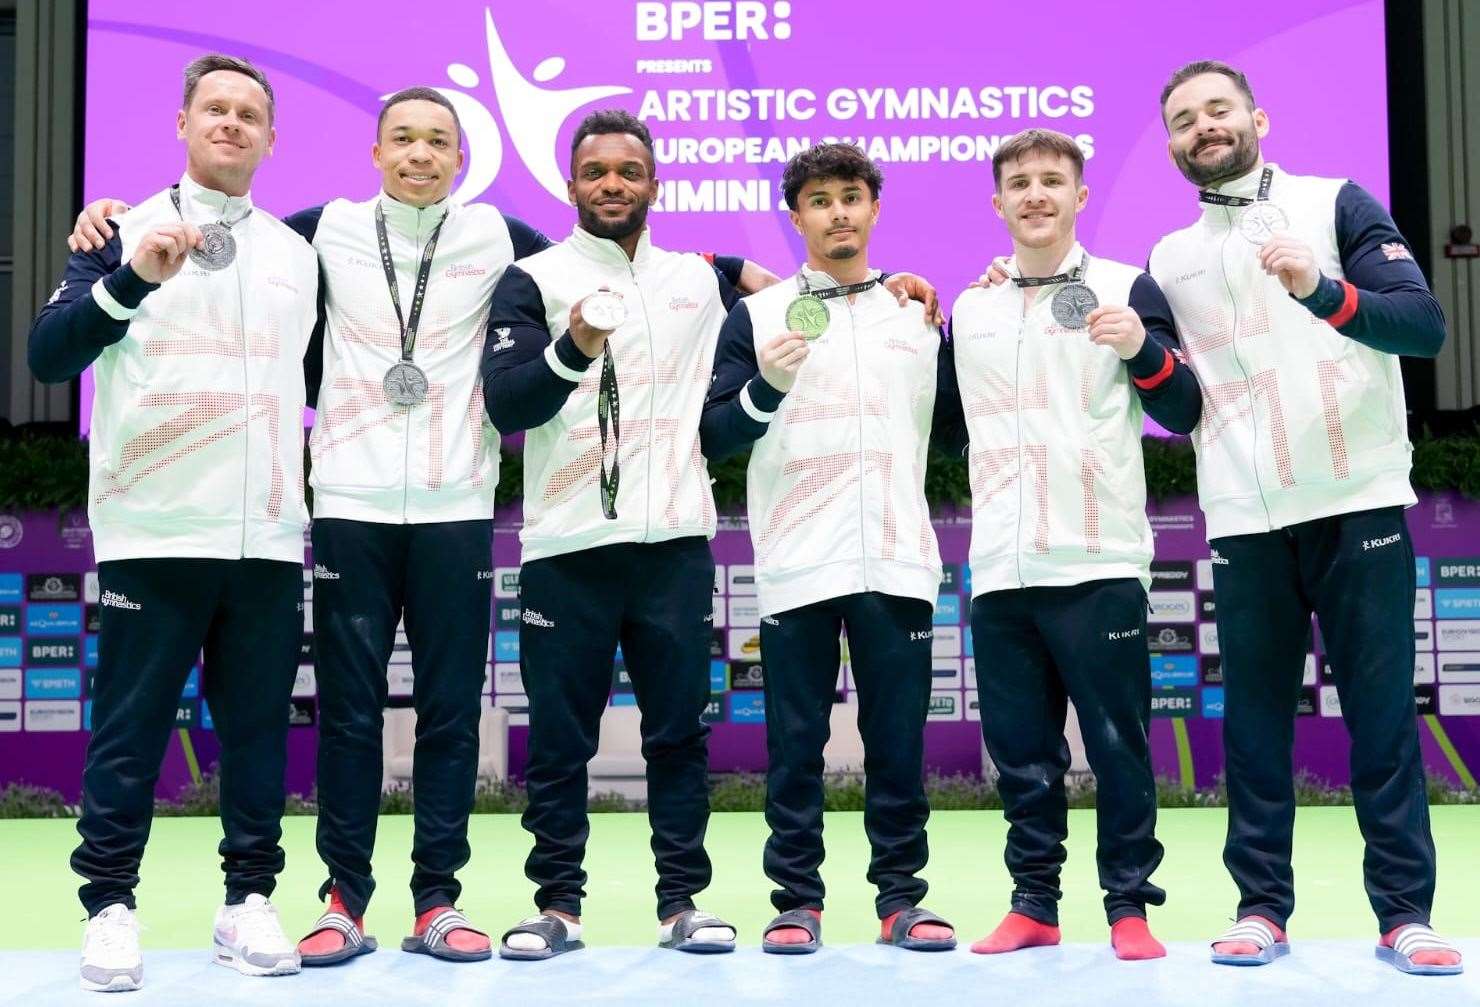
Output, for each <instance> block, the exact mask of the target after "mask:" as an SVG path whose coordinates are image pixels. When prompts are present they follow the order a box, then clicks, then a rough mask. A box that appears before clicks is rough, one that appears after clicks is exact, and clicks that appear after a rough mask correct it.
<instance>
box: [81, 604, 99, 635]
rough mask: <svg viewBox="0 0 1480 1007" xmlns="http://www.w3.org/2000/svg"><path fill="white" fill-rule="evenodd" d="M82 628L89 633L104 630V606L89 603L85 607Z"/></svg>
mask: <svg viewBox="0 0 1480 1007" xmlns="http://www.w3.org/2000/svg"><path fill="white" fill-rule="evenodd" d="M82 628H83V629H84V630H86V631H87V632H89V633H101V632H102V631H103V606H101V605H88V606H87V607H86V608H85V609H83V616H82Z"/></svg>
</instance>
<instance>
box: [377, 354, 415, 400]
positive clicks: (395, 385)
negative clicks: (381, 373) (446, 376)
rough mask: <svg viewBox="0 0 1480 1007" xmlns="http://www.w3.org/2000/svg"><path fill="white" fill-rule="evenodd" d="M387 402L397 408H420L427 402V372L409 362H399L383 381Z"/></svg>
mask: <svg viewBox="0 0 1480 1007" xmlns="http://www.w3.org/2000/svg"><path fill="white" fill-rule="evenodd" d="M380 386H381V388H383V389H384V390H385V398H386V401H387V402H390V403H391V404H393V405H397V406H406V407H408V408H409V407H411V406H419V405H421V404H422V403H423V402H425V401H426V397H427V376H426V372H425V371H423V370H422V369H421V368H420V367H417V366H416V365H415V364H413V363H412V362H411V361H409V360H398V361H396V362H395V363H394V364H392V365H391V369H390V370H388V371H386V372H385V377H384V378H382V379H381V382H380Z"/></svg>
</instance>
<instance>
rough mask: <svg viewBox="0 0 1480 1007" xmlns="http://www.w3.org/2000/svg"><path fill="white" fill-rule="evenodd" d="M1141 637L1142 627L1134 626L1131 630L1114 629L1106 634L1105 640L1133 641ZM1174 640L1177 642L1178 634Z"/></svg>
mask: <svg viewBox="0 0 1480 1007" xmlns="http://www.w3.org/2000/svg"><path fill="white" fill-rule="evenodd" d="M1140 635H1141V627H1140V626H1132V627H1131V628H1130V629H1112V630H1110V631H1109V632H1108V633H1106V634H1105V639H1107V640H1132V639H1134V638H1136V637H1138V636H1140ZM1172 639H1173V641H1175V640H1176V634H1175V633H1174V634H1173V635H1172Z"/></svg>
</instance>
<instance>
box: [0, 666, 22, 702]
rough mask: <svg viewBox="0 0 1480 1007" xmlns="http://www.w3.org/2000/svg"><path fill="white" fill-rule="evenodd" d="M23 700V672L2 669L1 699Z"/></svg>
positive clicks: (14, 669)
mask: <svg viewBox="0 0 1480 1007" xmlns="http://www.w3.org/2000/svg"><path fill="white" fill-rule="evenodd" d="M20 698H21V670H20V669H19V668H0V699H20Z"/></svg>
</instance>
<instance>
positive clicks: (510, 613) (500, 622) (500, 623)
mask: <svg viewBox="0 0 1480 1007" xmlns="http://www.w3.org/2000/svg"><path fill="white" fill-rule="evenodd" d="M493 627H494V629H518V628H519V603H518V602H517V601H495V602H494V603H493Z"/></svg>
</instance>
